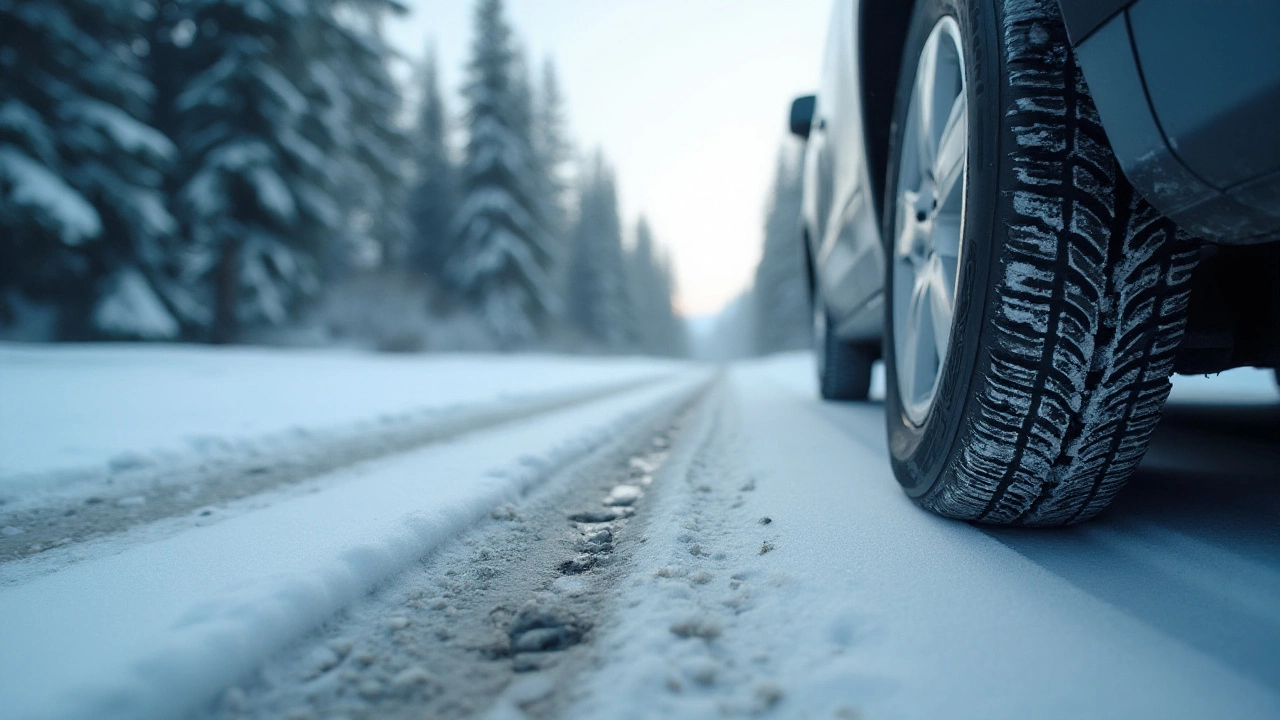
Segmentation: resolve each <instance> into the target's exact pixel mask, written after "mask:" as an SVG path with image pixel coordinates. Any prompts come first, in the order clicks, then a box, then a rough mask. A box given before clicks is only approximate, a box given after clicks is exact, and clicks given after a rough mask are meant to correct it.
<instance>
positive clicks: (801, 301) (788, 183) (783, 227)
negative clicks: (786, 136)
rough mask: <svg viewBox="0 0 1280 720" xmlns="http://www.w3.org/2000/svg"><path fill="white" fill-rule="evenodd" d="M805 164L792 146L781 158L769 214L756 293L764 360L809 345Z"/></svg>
mask: <svg viewBox="0 0 1280 720" xmlns="http://www.w3.org/2000/svg"><path fill="white" fill-rule="evenodd" d="M802 163H803V158H802V157H801V156H800V154H799V153H798V152H796V150H795V149H793V148H792V147H791V146H788V147H786V148H784V149H783V150H782V151H781V152H780V153H779V155H778V162H777V166H776V170H775V171H774V180H773V190H772V192H771V193H770V197H769V205H768V209H767V211H766V213H765V227H764V251H763V253H762V255H761V257H760V264H759V265H758V266H756V275H755V283H754V287H753V292H752V302H753V303H754V309H753V311H752V316H753V318H754V325H755V329H754V341H755V351H756V352H757V353H759V354H762V355H764V354H768V353H775V352H781V351H784V350H797V349H802V348H808V347H809V346H810V343H811V330H810V325H811V318H810V315H809V297H808V288H809V286H808V279H807V278H806V277H805V276H806V272H807V271H806V269H805V260H804V246H803V244H802V243H801V239H800V234H799V229H798V228H799V218H800V202H801V200H800V197H801V179H802V177H803V172H802V167H801V164H802Z"/></svg>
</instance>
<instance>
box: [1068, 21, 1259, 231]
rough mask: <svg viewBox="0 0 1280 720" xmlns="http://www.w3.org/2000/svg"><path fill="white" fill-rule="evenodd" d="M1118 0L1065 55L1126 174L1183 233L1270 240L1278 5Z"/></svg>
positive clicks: (1074, 35)
mask: <svg viewBox="0 0 1280 720" xmlns="http://www.w3.org/2000/svg"><path fill="white" fill-rule="evenodd" d="M1089 4H1096V3H1093V0H1059V5H1060V7H1062V9H1063V15H1064V17H1065V18H1067V19H1068V21H1070V20H1071V18H1072V17H1073V13H1076V14H1078V12H1077V10H1078V8H1079V7H1080V6H1083V5H1089ZM1123 5H1124V7H1123V8H1121V9H1120V11H1119V12H1117V13H1115V14H1113V15H1111V16H1110V17H1109V18H1108V19H1106V21H1105V22H1103V23H1102V24H1100V25H1099V26H1098V27H1096V28H1093V29H1091V30H1090V31H1089V34H1088V35H1087V37H1084V38H1083V39H1082V40H1079V41H1077V42H1078V44H1077V47H1076V53H1077V57H1078V58H1079V61H1080V65H1081V68H1082V69H1083V71H1084V76H1085V80H1086V82H1088V83H1089V89H1090V91H1091V93H1092V95H1093V99H1094V102H1095V104H1096V105H1097V107H1098V113H1099V115H1100V116H1101V118H1102V125H1103V128H1104V129H1105V130H1106V133H1107V137H1108V140H1109V141H1110V142H1111V145H1112V149H1113V150H1114V151H1115V153H1116V157H1117V158H1118V159H1119V161H1120V165H1121V167H1122V168H1123V169H1124V172H1125V175H1126V176H1127V177H1128V178H1129V180H1130V182H1132V183H1133V185H1134V187H1135V188H1137V190H1138V192H1140V193H1142V195H1143V196H1144V197H1145V198H1146V199H1147V200H1148V201H1150V202H1151V204H1152V205H1155V206H1156V207H1157V208H1159V209H1160V210H1161V212H1163V213H1164V214H1165V215H1167V216H1169V217H1171V218H1172V219H1173V220H1174V221H1175V222H1177V223H1178V224H1179V225H1180V226H1181V227H1182V228H1183V229H1184V230H1186V231H1188V232H1189V233H1191V234H1194V235H1198V236H1201V237H1203V238H1205V239H1206V240H1210V241H1212V242H1216V243H1221V244H1251V243H1259V242H1267V241H1271V240H1280V203H1277V202H1276V198H1280V135H1277V133H1276V132H1275V128H1276V126H1277V123H1280V42H1277V41H1276V37H1280V3H1277V2H1274V0H1215V2H1204V1H1203V0H1137V1H1136V2H1130V3H1123ZM1072 37H1073V38H1075V37H1077V34H1076V33H1074V32H1073V33H1072Z"/></svg>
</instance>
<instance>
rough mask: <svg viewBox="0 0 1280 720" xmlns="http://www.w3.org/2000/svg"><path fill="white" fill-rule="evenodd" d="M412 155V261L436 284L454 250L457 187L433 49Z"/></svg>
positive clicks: (424, 76) (425, 69) (424, 77)
mask: <svg viewBox="0 0 1280 720" xmlns="http://www.w3.org/2000/svg"><path fill="white" fill-rule="evenodd" d="M414 152H415V158H414V166H415V167H414V170H415V174H416V176H417V182H416V184H415V186H414V189H413V194H412V199H411V201H410V213H411V219H412V222H413V247H414V252H413V257H414V260H415V264H416V266H417V267H418V269H419V270H421V271H422V272H425V273H426V274H427V276H428V277H430V278H432V279H436V280H438V279H440V278H441V277H442V276H443V275H444V269H445V262H446V261H447V260H448V258H449V256H450V254H451V251H452V249H453V246H452V240H453V235H452V233H451V232H450V225H451V223H452V222H453V216H454V213H455V212H456V210H457V204H458V187H457V169H456V168H455V167H454V163H453V159H452V157H451V155H450V153H449V113H448V108H447V107H446V106H445V102H444V98H443V97H442V96H441V94H440V84H439V79H438V77H437V69H436V58H435V51H434V49H431V50H428V52H427V60H426V63H425V65H424V66H423V71H422V101H421V105H420V107H419V109H418V124H417V131H416V133H415V146H414Z"/></svg>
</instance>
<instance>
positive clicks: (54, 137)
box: [0, 0, 178, 339]
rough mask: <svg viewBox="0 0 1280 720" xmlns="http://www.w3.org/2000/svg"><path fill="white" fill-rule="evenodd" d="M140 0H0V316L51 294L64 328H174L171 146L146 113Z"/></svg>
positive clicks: (147, 331)
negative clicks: (166, 191)
mask: <svg viewBox="0 0 1280 720" xmlns="http://www.w3.org/2000/svg"><path fill="white" fill-rule="evenodd" d="M147 9H148V8H147V6H146V5H143V4H139V3H134V2H127V1H125V0H96V1H95V0H64V1H63V2H59V3H33V2H26V1H23V0H0V27H2V28H4V31H3V33H0V69H2V72H0V325H5V324H9V323H12V322H14V321H16V320H17V318H16V317H15V311H16V309H17V308H18V306H20V305H22V304H25V303H26V302H31V301H34V302H37V303H41V304H46V305H51V306H54V307H56V309H57V311H58V316H59V328H58V333H59V334H60V335H61V336H62V337H64V338H76V339H80V338H93V337H104V336H107V337H171V336H173V335H174V334H176V333H177V331H178V326H177V323H176V322H175V320H174V318H173V317H172V315H171V314H170V312H169V310H168V308H167V307H166V302H165V300H164V297H165V295H166V292H167V291H170V290H173V289H174V286H173V285H172V284H171V283H169V282H167V275H166V270H167V268H166V261H167V258H168V257H169V256H170V255H171V253H170V251H169V248H168V245H169V243H170V242H171V241H172V238H173V232H174V221H173V218H172V217H171V216H170V215H169V213H168V212H167V211H166V209H165V203H164V201H163V196H162V194H161V192H160V184H161V178H162V172H163V169H164V168H165V166H166V165H167V163H168V162H170V161H171V160H172V159H173V156H174V148H173V145H172V144H171V143H170V142H169V140H168V139H166V138H165V137H164V136H163V135H162V134H161V133H159V132H157V131H156V130H155V129H154V128H153V127H151V126H150V125H149V124H148V123H147V120H148V115H149V109H150V107H149V106H150V104H151V101H152V93H153V88H152V86H151V84H150V83H149V82H148V81H147V79H146V77H145V75H144V73H143V67H142V62H141V60H140V56H145V54H146V53H147V51H148V48H147V46H146V43H145V42H142V41H141V39H140V38H139V32H140V29H141V23H142V22H143V20H144V17H143V14H142V13H143V12H145V11H146V10H147Z"/></svg>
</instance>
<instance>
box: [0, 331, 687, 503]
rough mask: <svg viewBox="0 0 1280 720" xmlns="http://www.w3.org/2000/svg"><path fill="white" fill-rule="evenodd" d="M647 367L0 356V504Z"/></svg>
mask: <svg viewBox="0 0 1280 720" xmlns="http://www.w3.org/2000/svg"><path fill="white" fill-rule="evenodd" d="M679 367H681V365H680V364H678V363H673V362H661V361H654V360H648V359H635V360H598V359H586V358H564V357H551V356H534V357H529V356H522V357H501V356H481V355H431V356H394V357H391V356H385V355H371V354H364V353H357V352H341V351H298V350H288V351H276V350H264V349H230V348H228V349H219V348H204V347H182V346H129V345H118V346H111V345H95V346H39V345H16V344H0V498H5V497H9V498H13V497H19V496H21V495H23V494H30V493H34V492H37V491H40V490H47V489H49V488H50V487H51V486H56V485H58V484H59V482H60V481H66V480H70V479H74V478H76V477H79V476H80V475H82V474H83V473H84V472H85V471H96V472H102V471H106V470H109V469H110V467H111V466H112V465H113V463H114V464H115V465H116V466H117V467H125V466H127V467H129V468H137V467H138V466H139V465H149V464H159V463H173V462H189V461H192V460H193V459H195V460H198V459H199V458H201V457H202V456H208V455H211V454H212V455H225V454H227V453H251V452H253V451H254V450H255V448H257V447H260V446H261V444H262V442H264V439H268V438H271V437H272V436H280V435H289V436H295V437H296V436H305V435H311V434H315V433H317V432H319V431H327V430H335V429H341V428H344V427H350V428H351V429H353V430H354V429H358V427H364V426H369V425H371V424H372V425H374V426H376V425H378V424H390V423H394V422H395V421H396V420H397V419H399V418H402V417H404V416H406V415H421V414H422V413H439V414H441V415H445V414H447V413H449V412H450V411H451V410H454V409H458V408H461V407H474V406H477V405H485V404H495V403H502V402H509V401H511V400H514V399H525V398H533V397H538V396H547V395H554V394H558V393H564V392H568V391H581V390H585V389H589V388H592V387H600V388H603V387H605V386H608V385H614V384H619V383H623V382H627V381H633V380H639V379H643V378H656V377H658V376H661V375H663V374H666V373H670V372H673V371H674V370H676V369H677V368H679Z"/></svg>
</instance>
